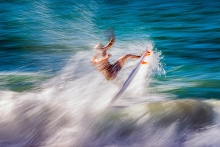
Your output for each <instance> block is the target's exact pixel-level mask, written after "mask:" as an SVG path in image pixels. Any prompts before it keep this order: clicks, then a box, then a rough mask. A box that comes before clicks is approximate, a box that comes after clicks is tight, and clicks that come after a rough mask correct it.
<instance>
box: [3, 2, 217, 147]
mask: <svg viewBox="0 0 220 147" xmlns="http://www.w3.org/2000/svg"><path fill="white" fill-rule="evenodd" d="M0 7H1V9H0V12H1V13H0V48H1V50H0V57H1V62H0V96H1V100H0V101H1V103H0V104H1V105H2V106H4V107H2V110H1V111H2V113H4V114H5V116H7V117H8V114H11V118H4V119H2V122H1V124H3V125H2V126H5V123H8V124H9V128H12V129H11V130H10V129H8V130H7V129H6V130H4V129H1V128H0V132H1V130H2V132H6V134H7V135H5V136H4V135H0V144H1V145H3V146H10V145H14V146H16V145H17V146H40V145H43V146H53V145H54V144H58V146H76V145H78V144H77V143H79V142H80V143H82V144H80V145H79V146H97V147H98V146H111V145H112V146H132V147H133V146H135V147H136V146H151V145H154V146H177V145H178V146H218V145H219V144H220V141H219V140H217V139H216V140H214V141H211V139H209V137H208V136H209V135H213V134H214V135H219V132H216V131H214V130H218V131H219V130H220V129H219V127H218V126H219V123H218V121H217V120H218V119H219V116H220V113H219V112H220V111H219V107H218V103H219V101H218V99H220V84H219V83H220V67H219V64H220V59H219V56H220V50H219V49H220V27H219V24H220V9H219V7H220V2H219V1H217V0H210V1H206V0H205V1H188V0H187V1H183V0H180V1H174V0H165V1H142V0H130V1H126V0H120V1H119V0H116V1H110V0H98V1H93V0H89V1H85V0H82V1H76V0H72V1H71V0H65V1H61V0H55V1H49V0H40V1H28V0H21V1H16V0H12V1H2V2H0ZM109 29H112V30H114V32H115V37H116V42H115V44H114V46H113V47H112V49H111V50H110V51H109V52H110V53H111V54H112V57H111V59H110V61H111V62H114V60H116V59H117V58H119V57H120V56H122V55H124V54H127V53H134V54H140V53H141V52H142V51H143V50H144V49H146V48H147V47H148V48H151V49H153V51H154V57H153V59H152V65H151V66H150V67H148V69H146V70H142V72H144V75H140V76H139V79H136V81H135V82H134V83H133V84H132V85H131V87H130V88H128V90H127V92H126V93H125V94H124V96H122V99H121V101H119V102H118V103H119V104H120V103H121V104H123V105H124V104H125V103H126V104H127V103H129V105H132V106H133V105H135V104H136V103H142V102H143V103H149V102H150V103H151V102H152V103H154V102H155V101H162V102H164V103H165V104H166V101H167V100H168V101H170V100H173V101H174V102H175V101H177V103H178V102H179V100H180V99H181V100H183V101H184V100H185V99H191V100H199V102H200V101H202V102H203V101H205V102H207V103H209V104H210V105H211V107H213V112H211V111H209V113H210V115H214V114H215V115H214V116H213V117H214V119H213V120H212V122H211V123H208V125H205V127H202V128H208V127H210V128H211V129H207V130H205V131H204V130H203V131H201V130H200V131H201V132H199V131H192V130H185V129H183V130H184V131H182V130H181V131H180V132H181V133H182V132H184V133H183V134H184V135H183V136H184V137H180V138H178V137H177V138H176V139H173V136H175V135H176V134H178V131H179V130H178V129H177V130H176V128H175V127H173V125H174V123H173V122H172V123H171V124H170V125H168V126H166V127H165V129H162V130H163V131H164V132H166V133H167V134H166V133H165V134H164V135H165V136H166V137H165V139H164V140H163V139H162V140H159V141H156V140H155V139H156V138H157V139H159V138H161V137H160V133H161V132H160V131H159V132H156V133H154V131H153V130H154V129H155V128H156V129H158V128H157V125H156V126H148V127H145V126H144V125H140V126H139V123H137V122H136V121H135V122H134V121H133V120H130V119H129V118H126V119H125V120H126V123H128V126H129V124H131V132H132V133H135V134H136V135H135V134H132V133H129V131H128V133H127V134H132V135H133V137H132V136H131V135H130V136H129V135H128V136H126V135H125V136H123V135H122V136H123V138H120V137H119V139H118V140H117V138H116V139H115V138H114V137H113V136H114V135H113V134H114V133H116V134H117V131H116V132H113V130H117V127H119V128H118V130H124V129H125V130H127V129H126V128H123V129H121V126H123V125H125V124H123V123H122V122H121V120H120V119H119V120H120V121H119V122H118V121H116V122H113V123H112V124H114V123H116V125H108V123H107V122H105V123H104V124H102V123H101V126H102V127H103V125H104V128H105V127H110V128H111V129H112V131H111V129H110V130H108V129H107V130H108V131H107V133H106V134H105V133H101V134H102V135H101V136H98V137H97V138H93V137H91V136H92V135H91V134H93V133H91V132H89V131H88V130H90V129H91V128H90V127H91V124H87V123H86V124H84V123H83V122H89V121H88V120H91V121H92V120H96V119H97V117H99V116H98V114H100V113H101V114H102V110H103V109H104V106H106V105H107V103H108V101H110V99H111V98H112V97H113V95H114V94H115V92H117V90H118V89H119V87H120V85H121V83H122V82H123V81H124V80H125V78H126V76H127V75H128V74H129V72H130V71H131V69H132V66H133V65H135V63H136V62H135V61H133V62H132V61H131V62H128V63H127V64H126V66H125V67H124V68H123V70H122V71H121V72H120V74H119V75H118V78H117V79H116V80H115V81H113V82H107V81H105V79H104V78H103V76H102V75H101V74H100V73H99V72H97V71H95V69H94V68H93V67H92V65H91V64H90V58H91V57H92V55H93V53H94V51H93V47H94V45H96V44H97V43H102V44H106V43H107V42H108V30H109ZM106 32H107V33H106ZM18 101H21V102H18ZM131 102H132V104H130V103H131ZM183 103H188V101H187V100H186V101H184V102H183ZM189 103H191V101H190V102H189ZM18 104H19V105H18ZM90 104H91V105H92V106H91V107H90ZM178 104H179V103H178ZM26 106H28V108H26ZM93 106H94V107H93ZM86 107H89V109H88V108H86ZM147 107H148V106H147ZM157 107H160V108H161V106H155V109H156V110H157ZM177 107H178V108H179V109H180V107H179V106H177ZM184 107H185V106H184ZM40 108H41V110H40ZM131 108H133V107H131ZM56 109H57V110H56ZM122 109H123V108H122ZM58 110H59V111H58ZM159 110H161V109H159ZM159 110H158V111H159ZM172 110H173V111H172V113H174V111H176V109H172ZM17 111H18V112H22V113H15V114H14V112H17ZM87 111H90V112H91V113H92V114H90V117H91V118H87V117H88V116H87V113H89V112H87ZM121 111H123V112H124V111H126V109H125V110H120V115H121ZM161 111H162V110H161ZM184 112H185V111H184ZM29 113H30V114H33V115H30V114H29ZM168 113H170V112H168ZM172 113H170V115H171V114H172ZM211 113H213V114H211ZM23 114H25V116H24V115H23ZM146 114H148V112H146ZM149 114H151V113H150V112H149ZM15 115H16V116H15ZM56 115H57V116H59V117H56ZM102 115H105V113H104V114H102ZM152 115H156V116H157V117H158V115H159V114H158V115H157V113H156V114H152ZM185 115H188V113H187V114H185V113H183V114H182V113H181V114H180V115H179V116H185ZM200 115H201V114H200ZM107 116H108V115H107ZM156 116H155V117H156ZM63 117H64V118H63ZM113 117H114V116H113ZM129 117H130V116H129ZM170 117H172V116H170ZM19 118H21V120H20V119H19ZM76 118H77V119H76ZM119 118H120V117H119ZM117 119H118V118H117ZM117 119H116V120H117ZM175 119H176V117H175ZM14 120H16V121H14ZM26 120H29V121H27V122H26ZM36 120H38V121H37V122H36V123H33V122H34V121H36ZM85 120H86V121H85ZM97 120H99V119H97ZM150 120H154V117H150ZM178 120H179V119H178V118H177V121H174V122H177V123H178ZM148 121H149V120H148ZM148 121H147V122H148ZM19 122H26V123H27V124H28V128H29V129H24V130H22V129H21V130H20V131H19V129H18V128H20V127H21V126H23V125H22V124H20V123H19ZM53 122H54V123H53ZM95 122H96V121H94V123H95ZM101 122H102V121H101ZM148 123H149V122H148ZM150 123H151V124H152V122H151V121H150ZM188 123H189V122H186V123H185V124H184V125H185V126H186V128H187V127H188V125H187V124H188ZM190 123H192V122H190ZM42 124H45V125H42ZM61 124H68V125H67V126H65V127H64V128H65V129H63V128H62V127H63V126H62V125H61ZM76 124H77V125H76ZM98 124H100V122H99V123H98ZM134 124H135V125H134ZM10 125H11V126H14V127H10ZM16 126H18V127H16ZM41 126H43V127H41ZM61 126H62V127H61ZM137 126H138V127H137ZM136 127H137V128H136ZM215 127H217V128H215ZM5 128H7V127H5ZM37 128H40V130H39V131H36V129H37ZM44 128H48V130H49V131H48V132H49V133H48V132H44V131H43V130H44ZM54 128H56V129H57V130H56V129H55V130H54ZM82 128H86V129H87V130H86V129H82ZM128 128H129V127H128ZM132 128H133V129H132ZM140 128H144V130H145V129H146V130H149V131H150V134H151V135H150V136H154V137H149V134H147V133H146V132H148V131H146V132H143V131H140ZM213 128H215V129H213ZM13 129H15V130H13ZM160 129H161V128H160ZM160 129H159V130H160ZM67 130H68V131H70V132H71V133H70V132H68V131H67ZM91 130H92V129H91ZM91 130H90V131H91ZM104 130H105V129H104ZM128 130H129V129H128ZM59 131H60V132H61V133H58V132H59ZM83 131H85V132H86V134H89V135H88V136H84V137H82V136H83V135H82V133H79V132H83ZM11 132H17V134H22V133H20V132H23V134H22V135H20V136H19V135H15V136H13V135H12V133H11ZM42 132H43V133H42ZM125 132H126V131H125ZM192 132H193V133H192ZM47 133H48V134H47ZM181 133H179V134H181ZM0 134H4V133H0ZM39 134H41V135H39ZM103 134H104V135H103ZM119 134H120V133H119ZM125 134H126V133H125ZM137 134H138V135H137ZM186 134H189V135H186ZM29 135H30V136H31V137H28V136H29ZM90 135H91V136H90ZM140 135H142V136H146V138H148V139H144V138H142V139H141V140H138V139H137V138H139V136H140ZM199 135H200V136H202V137H203V138H205V139H204V141H203V142H201V141H199V140H198V136H199ZM9 136H12V137H9ZM16 136H17V137H16ZM45 136H49V137H48V138H46V139H42V137H45ZM59 136H61V137H60V140H59V139H58V141H54V140H53V138H56V139H57V138H59ZM116 136H117V135H116ZM167 136H168V137H167ZM189 137H192V138H191V139H189ZM109 140H110V141H109ZM116 140H117V141H116ZM165 140H168V141H165ZM111 141H112V142H111ZM147 141H149V142H150V143H149V142H148V143H147ZM58 142H59V143H58ZM76 142H77V143H76ZM88 142H90V143H91V144H89V143H88ZM138 142H139V143H138ZM93 143H94V144H93ZM209 143H210V144H209Z"/></svg>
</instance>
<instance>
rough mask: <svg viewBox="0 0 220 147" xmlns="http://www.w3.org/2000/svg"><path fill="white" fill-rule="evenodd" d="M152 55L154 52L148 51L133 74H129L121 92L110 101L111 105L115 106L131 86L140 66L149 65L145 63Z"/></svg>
mask: <svg viewBox="0 0 220 147" xmlns="http://www.w3.org/2000/svg"><path fill="white" fill-rule="evenodd" d="M151 54H152V51H148V50H146V51H145V52H144V53H143V55H142V56H141V58H140V61H139V62H138V63H137V64H136V65H135V67H134V69H133V70H132V71H131V73H130V74H129V76H128V77H127V79H126V80H125V82H124V83H123V85H122V86H121V88H120V90H119V91H118V93H117V94H116V95H115V97H114V98H113V99H112V100H111V101H110V105H111V104H113V103H114V102H115V101H116V100H117V99H118V98H119V97H120V96H121V95H122V93H123V92H124V91H125V90H126V89H127V87H128V86H129V84H130V83H131V82H132V80H133V79H134V77H135V75H136V74H137V72H138V70H139V68H140V66H141V65H142V64H147V62H145V61H144V59H145V57H146V56H150V55H151Z"/></svg>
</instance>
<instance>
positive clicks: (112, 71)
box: [106, 61, 122, 80]
mask: <svg viewBox="0 0 220 147" xmlns="http://www.w3.org/2000/svg"><path fill="white" fill-rule="evenodd" d="M121 68H122V66H121V65H120V63H119V61H116V62H115V63H114V64H111V65H110V66H109V67H108V68H107V71H108V75H109V76H107V77H106V79H107V80H113V79H114V78H115V77H116V76H117V74H118V72H119V71H120V70H121Z"/></svg>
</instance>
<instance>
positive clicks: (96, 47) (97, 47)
mask: <svg viewBox="0 0 220 147" xmlns="http://www.w3.org/2000/svg"><path fill="white" fill-rule="evenodd" d="M94 49H95V50H102V49H104V45H102V44H100V43H98V44H97V45H96V46H95V47H94Z"/></svg>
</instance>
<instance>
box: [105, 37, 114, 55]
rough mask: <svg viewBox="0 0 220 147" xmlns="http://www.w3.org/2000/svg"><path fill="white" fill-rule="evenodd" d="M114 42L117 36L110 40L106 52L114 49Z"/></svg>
mask: <svg viewBox="0 0 220 147" xmlns="http://www.w3.org/2000/svg"><path fill="white" fill-rule="evenodd" d="M114 42H115V36H113V37H112V38H111V39H110V41H109V43H108V44H107V45H106V46H105V47H104V49H105V51H107V50H108V49H110V48H111V47H112V45H113V44H114Z"/></svg>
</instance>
